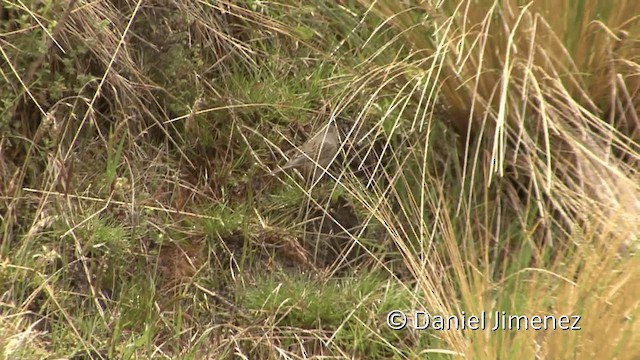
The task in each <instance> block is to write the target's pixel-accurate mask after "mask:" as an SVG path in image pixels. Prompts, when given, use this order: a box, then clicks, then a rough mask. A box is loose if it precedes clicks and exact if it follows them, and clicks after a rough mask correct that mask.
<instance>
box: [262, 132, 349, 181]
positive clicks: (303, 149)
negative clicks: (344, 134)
mask: <svg viewBox="0 0 640 360" xmlns="http://www.w3.org/2000/svg"><path fill="white" fill-rule="evenodd" d="M339 145H340V139H339V135H338V128H337V127H336V125H335V124H334V123H330V124H329V125H327V126H325V127H324V128H323V129H322V130H320V131H319V132H318V133H317V134H315V135H314V136H313V137H312V138H311V139H309V140H308V141H307V142H305V143H304V144H302V145H301V146H300V147H299V148H297V149H296V150H297V151H296V153H295V154H294V155H293V156H292V157H291V158H290V159H289V161H288V162H287V163H286V164H284V166H282V167H281V168H279V169H277V170H274V171H272V172H271V175H275V174H277V173H279V172H280V171H284V170H287V169H298V170H300V172H301V173H302V175H303V176H304V177H305V178H306V179H311V178H313V179H314V180H318V179H319V178H320V177H321V176H322V174H323V173H324V170H323V168H325V169H326V168H327V167H328V166H329V165H330V164H331V160H333V158H334V157H335V155H336V154H337V153H338V149H339Z"/></svg>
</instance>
